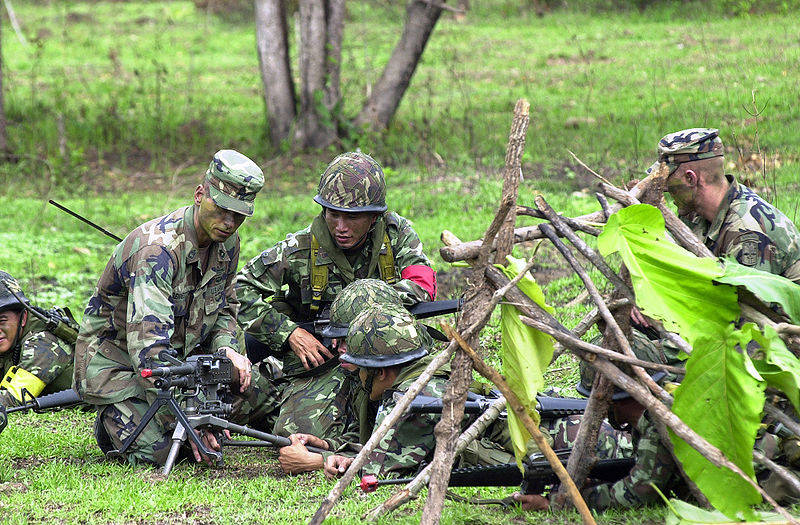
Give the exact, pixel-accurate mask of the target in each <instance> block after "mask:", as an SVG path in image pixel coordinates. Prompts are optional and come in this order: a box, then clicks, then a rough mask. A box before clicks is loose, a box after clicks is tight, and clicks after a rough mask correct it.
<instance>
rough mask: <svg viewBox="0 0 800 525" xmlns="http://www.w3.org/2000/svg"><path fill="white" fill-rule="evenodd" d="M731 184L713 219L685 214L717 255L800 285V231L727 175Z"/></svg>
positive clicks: (685, 218) (786, 218)
mask: <svg viewBox="0 0 800 525" xmlns="http://www.w3.org/2000/svg"><path fill="white" fill-rule="evenodd" d="M726 177H727V178H728V181H729V182H730V187H729V188H728V192H727V193H726V194H725V197H724V198H723V200H722V205H720V208H719V211H718V212H717V215H716V217H714V220H713V221H712V222H709V221H707V220H706V219H704V218H702V217H700V216H699V215H697V214H691V215H689V216H684V217H681V219H683V221H684V222H685V223H686V224H687V225H688V226H689V227H690V228H691V229H692V232H694V234H695V235H697V237H698V238H699V239H700V240H701V241H703V243H705V245H706V246H707V247H708V248H709V249H710V250H711V251H712V252H713V253H714V255H716V256H717V257H725V258H729V259H734V260H736V262H738V263H739V264H742V265H744V266H749V267H751V268H756V269H758V270H763V271H765V272H769V273H774V274H776V275H781V276H783V277H786V278H787V279H789V280H790V281H794V282H795V283H798V284H800V233H798V230H797V227H796V226H795V225H794V223H793V222H792V221H791V220H789V218H788V217H786V216H785V215H784V214H783V213H781V212H780V211H779V210H778V209H777V208H775V207H774V206H772V205H771V204H769V203H768V202H766V201H765V200H763V199H762V198H761V197H759V196H758V195H757V194H756V193H755V192H754V191H753V190H751V189H750V188H748V187H747V186H744V185H742V184H739V183H738V182H736V180H735V179H734V178H733V177H732V176H730V175H726Z"/></svg>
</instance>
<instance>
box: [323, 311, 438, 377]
mask: <svg viewBox="0 0 800 525" xmlns="http://www.w3.org/2000/svg"><path fill="white" fill-rule="evenodd" d="M422 334H423V331H422V328H421V327H420V326H419V325H418V324H417V322H416V321H415V320H414V318H413V317H412V316H411V314H410V313H408V311H407V310H406V309H405V308H403V307H402V306H391V305H389V306H381V307H380V308H376V307H371V308H368V309H367V310H364V311H363V312H361V313H360V314H358V316H357V317H356V318H355V319H354V320H353V322H352V323H350V332H349V334H348V336H347V353H345V354H343V355H341V356H339V359H340V360H341V361H344V362H345V363H351V364H353V365H356V366H360V367H363V368H383V367H387V366H395V365H402V364H406V363H410V362H411V361H416V360H417V359H419V358H421V357H424V356H426V355H428V348H427V345H426V344H425V342H424V341H425V338H424V337H423V335H422Z"/></svg>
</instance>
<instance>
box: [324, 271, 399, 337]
mask: <svg viewBox="0 0 800 525" xmlns="http://www.w3.org/2000/svg"><path fill="white" fill-rule="evenodd" d="M390 304H391V305H402V304H403V299H402V298H401V297H400V294H399V293H397V290H395V289H394V288H392V287H391V286H389V285H388V284H386V283H385V282H384V281H381V280H379V279H359V280H357V281H353V282H352V283H350V284H348V285H347V286H345V287H344V289H343V290H342V291H341V292H339V294H338V295H337V296H336V299H334V300H333V302H332V303H331V314H330V324H329V325H328V326H326V327H325V328H324V329H323V330H322V336H323V337H331V338H338V337H346V336H347V331H348V329H349V327H350V323H351V322H352V321H353V319H355V318H356V316H357V315H358V314H359V313H361V312H362V311H364V310H366V309H367V307H369V306H370V305H390Z"/></svg>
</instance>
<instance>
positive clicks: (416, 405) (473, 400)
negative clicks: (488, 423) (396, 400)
mask: <svg viewBox="0 0 800 525" xmlns="http://www.w3.org/2000/svg"><path fill="white" fill-rule="evenodd" d="M494 400H495V398H491V397H485V396H480V395H478V394H475V393H473V392H470V393H469V394H468V395H467V401H466V403H465V404H464V413H465V414H483V413H484V412H485V411H486V409H487V408H489V405H491V404H492V403H493V402H494ZM587 402H588V400H586V399H577V398H572V397H550V396H536V411H537V412H538V413H539V415H540V416H541V418H542V419H555V418H558V417H565V416H571V415H575V414H583V412H584V411H585V410H586V403H587ZM408 411H409V412H410V413H412V414H439V413H441V412H442V398H440V397H431V396H424V395H420V396H417V397H416V398H415V399H414V401H412V402H411V405H410V406H409V407H408ZM501 415H502V414H501Z"/></svg>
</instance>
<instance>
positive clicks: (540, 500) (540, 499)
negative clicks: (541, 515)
mask: <svg viewBox="0 0 800 525" xmlns="http://www.w3.org/2000/svg"><path fill="white" fill-rule="evenodd" d="M511 498H512V499H513V500H514V501H516V502H518V503H519V504H520V506H521V507H522V510H547V509H549V508H550V501H549V500H548V499H547V498H545V497H544V496H540V495H539V494H521V493H519V492H515V493H514V494H512V495H511Z"/></svg>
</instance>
